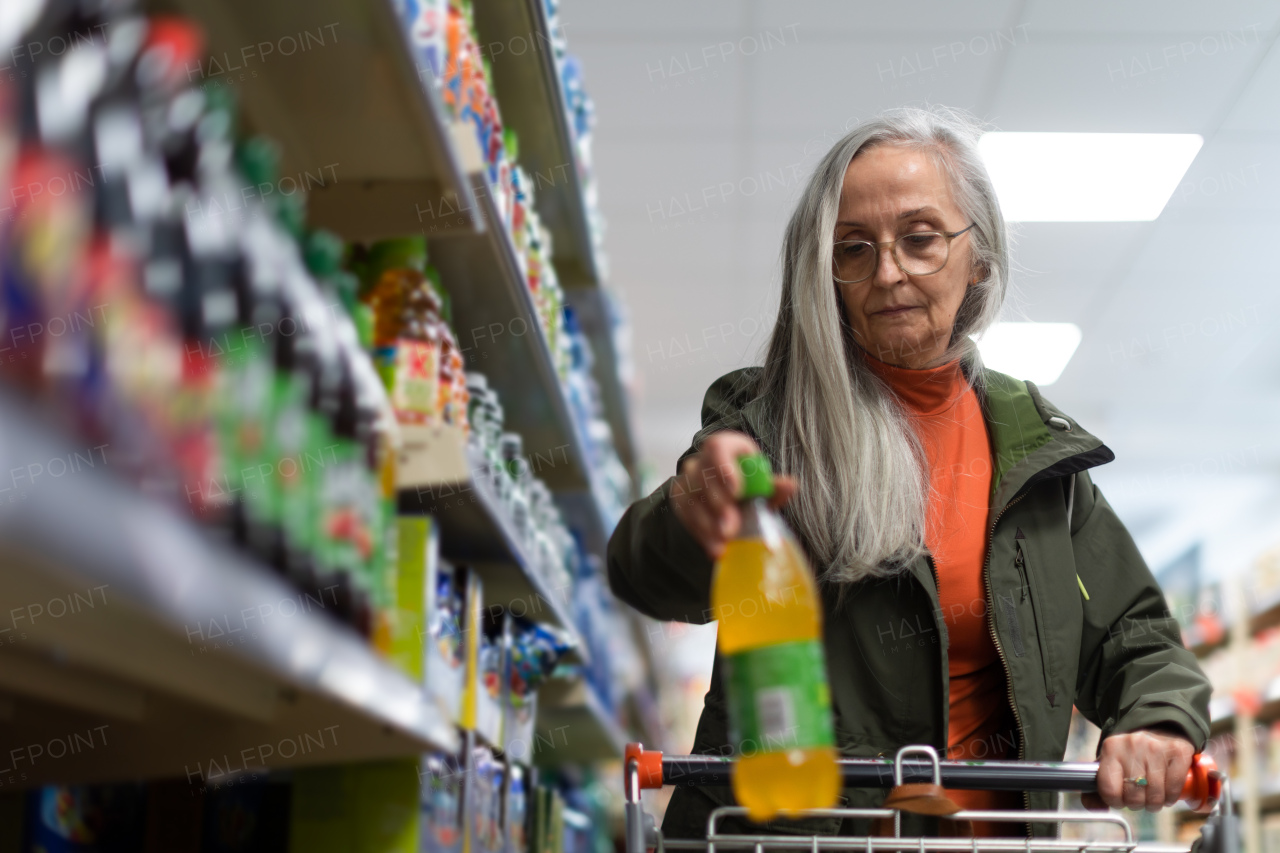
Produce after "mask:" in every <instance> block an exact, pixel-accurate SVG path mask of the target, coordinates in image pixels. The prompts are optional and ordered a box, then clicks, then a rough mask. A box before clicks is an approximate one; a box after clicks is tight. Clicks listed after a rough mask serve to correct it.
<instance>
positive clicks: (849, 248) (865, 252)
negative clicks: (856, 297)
mask: <svg viewBox="0 0 1280 853" xmlns="http://www.w3.org/2000/svg"><path fill="white" fill-rule="evenodd" d="M832 256H833V258H834V260H835V268H836V280H837V281H846V282H854V281H862V280H863V279H864V278H870V277H871V273H872V272H874V271H875V267H876V247H875V246H873V245H871V244H870V243H864V242H862V241H860V240H855V241H851V242H847V243H836V244H835V248H834V252H833V255H832Z"/></svg>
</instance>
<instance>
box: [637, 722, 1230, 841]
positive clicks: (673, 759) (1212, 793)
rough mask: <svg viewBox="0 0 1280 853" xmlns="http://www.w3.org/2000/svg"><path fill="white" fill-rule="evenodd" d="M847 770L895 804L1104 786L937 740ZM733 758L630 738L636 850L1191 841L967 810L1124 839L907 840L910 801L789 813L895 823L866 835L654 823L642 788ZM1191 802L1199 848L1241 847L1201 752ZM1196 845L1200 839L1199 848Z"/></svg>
mask: <svg viewBox="0 0 1280 853" xmlns="http://www.w3.org/2000/svg"><path fill="white" fill-rule="evenodd" d="M839 765H840V773H841V776H842V779H843V784H844V786H845V787H846V788H884V789H887V790H888V789H892V790H891V791H890V796H889V797H888V798H887V803H886V805H888V804H889V803H892V802H894V798H893V796H892V795H893V793H894V792H895V791H898V792H902V791H906V790H908V789H907V788H902V787H900V786H903V785H908V786H912V785H914V786H919V785H921V784H924V785H929V784H930V783H931V784H932V785H934V786H938V787H939V788H941V787H945V788H962V789H978V790H988V791H1062V792H1066V791H1075V792H1080V793H1087V792H1095V791H1096V790H1097V776H1098V765H1097V764H1091V763H1068V762H1031V761H943V760H941V759H940V758H939V757H938V753H937V751H936V750H935V749H934V748H933V747H931V746H904V747H903V748H902V749H900V750H898V752H897V755H895V756H894V758H893V759H887V758H844V759H840V761H839ZM732 770H733V762H732V760H730V759H727V758H720V757H716V756H703V755H678V756H664V755H663V754H662V753H661V752H657V751H654V750H645V749H644V747H643V746H642V745H640V744H638V743H633V744H629V745H628V746H627V750H626V757H625V759H624V761H623V792H624V797H623V799H624V807H623V808H624V812H625V816H626V853H645V851H646V850H656V851H658V853H665V851H666V850H668V849H670V850H699V851H701V850H705V851H706V853H716V851H717V850H751V851H752V853H765V851H774V850H807V851H811V853H819V851H834V850H842V851H843V850H849V851H865V853H889V851H903V852H904V853H905V852H906V851H914V852H915V853H935V851H936V852H937V853H946V851H953V852H954V853H959V851H969V853H987V852H988V851H990V853H996V851H1023V853H1035V851H1054V853H1134V851H1137V853H1175V851H1176V853H1185V851H1186V850H1187V847H1186V846H1183V845H1171V844H1154V843H1148V842H1143V843H1138V842H1136V841H1135V840H1134V838H1133V832H1132V829H1131V828H1130V825H1129V822H1128V821H1126V820H1125V819H1124V818H1123V817H1122V816H1120V815H1117V814H1111V813H1107V812H1084V811H1024V810H1009V811H960V812H956V813H954V814H950V815H948V817H949V818H950V819H951V820H955V821H987V822H1005V823H1028V822H1036V823H1055V824H1059V825H1062V824H1066V823H1075V824H1080V823H1085V824H1095V825H1097V824H1103V825H1110V826H1113V827H1115V828H1117V829H1118V830H1120V832H1119V833H1116V834H1117V835H1119V836H1121V837H1120V838H1118V839H1117V840H1114V841H1089V840H1083V839H1080V840H1074V839H1065V838H1031V837H1027V838H1025V839H1022V838H946V837H939V838H922V837H904V836H903V835H902V832H901V815H902V811H915V810H916V809H914V808H912V806H911V805H910V802H909V801H907V802H899V805H898V807H897V808H889V807H885V808H873V809H851V808H840V809H813V810H809V811H805V812H802V813H800V814H798V815H789V817H826V818H831V817H838V818H863V819H870V820H873V821H880V822H881V823H880V825H881V826H885V827H888V826H890V825H891V826H892V834H891V835H890V834H889V833H888V831H884V832H882V834H880V835H872V836H866V837H854V836H830V835H811V836H806V835H785V836H780V835H739V834H730V833H726V832H724V831H723V830H722V829H721V828H720V824H721V823H722V822H723V820H724V819H725V818H727V817H745V815H746V813H747V810H746V809H744V808H738V807H722V808H717V809H715V810H714V811H712V812H711V814H710V816H709V817H708V819H707V837H706V839H705V840H701V839H699V840H690V839H664V838H663V837H662V832H661V830H659V829H658V828H657V827H656V826H655V824H654V820H653V816H652V815H650V814H648V813H647V812H645V811H644V808H643V806H642V805H641V802H640V792H641V791H642V790H644V789H647V788H661V787H663V786H664V785H671V784H677V782H678V784H680V785H717V786H726V787H727V786H728V785H729V784H730V774H731V773H732ZM1181 799H1182V800H1183V802H1185V803H1186V804H1187V806H1188V807H1189V808H1190V809H1192V810H1193V811H1196V812H1199V813H1201V814H1206V815H1208V819H1207V820H1206V821H1205V824H1204V826H1203V827H1202V828H1201V835H1200V840H1199V844H1198V851H1197V853H1239V850H1240V844H1239V833H1238V829H1237V827H1236V824H1235V820H1234V818H1233V817H1232V815H1231V813H1230V808H1229V807H1228V806H1226V805H1224V804H1230V803H1231V802H1232V800H1231V792H1230V784H1229V782H1228V780H1227V777H1226V775H1225V774H1223V773H1222V772H1220V771H1219V770H1218V769H1217V767H1216V766H1215V765H1214V763H1213V759H1212V758H1210V757H1209V756H1205V755H1197V756H1196V757H1195V759H1194V761H1193V763H1192V766H1191V770H1190V771H1189V772H1188V774H1187V781H1186V784H1185V786H1184V788H1183V791H1182V797H1181ZM1193 846H1194V845H1193Z"/></svg>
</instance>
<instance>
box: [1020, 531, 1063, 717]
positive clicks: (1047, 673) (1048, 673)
mask: <svg viewBox="0 0 1280 853" xmlns="http://www.w3.org/2000/svg"><path fill="white" fill-rule="evenodd" d="M1022 544H1023V543H1022V542H1014V543H1013V545H1014V547H1015V548H1016V549H1017V552H1018V556H1017V558H1016V559H1015V560H1014V563H1015V564H1016V565H1017V567H1018V573H1019V574H1020V575H1021V576H1022V587H1023V592H1022V600H1023V601H1026V600H1027V594H1028V593H1029V592H1030V590H1031V570H1030V569H1029V568H1027V558H1026V556H1025V553H1024V552H1023V550H1022ZM1031 618H1032V619H1034V620H1035V628H1036V643H1037V645H1038V646H1039V647H1040V671H1041V674H1042V675H1043V676H1044V696H1045V698H1046V699H1048V700H1049V707H1050V708H1056V707H1057V703H1056V694H1054V695H1052V696H1051V695H1050V691H1051V690H1053V687H1052V686H1051V685H1052V684H1053V663H1052V661H1050V660H1049V646H1048V644H1047V638H1046V637H1045V630H1044V626H1045V625H1046V624H1047V622H1046V620H1045V619H1044V618H1043V617H1042V615H1041V613H1040V608H1039V606H1038V605H1037V604H1036V597H1035V596H1034V595H1033V596H1031Z"/></svg>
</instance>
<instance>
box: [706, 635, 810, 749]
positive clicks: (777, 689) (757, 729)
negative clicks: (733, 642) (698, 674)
mask: <svg viewBox="0 0 1280 853" xmlns="http://www.w3.org/2000/svg"><path fill="white" fill-rule="evenodd" d="M724 665H725V678H726V682H727V687H728V690H727V693H728V698H729V737H730V738H731V739H732V743H733V747H734V750H735V752H738V753H741V754H743V755H744V756H746V757H749V756H751V755H753V754H756V753H762V752H783V751H785V750H789V749H813V748H817V747H824V746H832V745H833V744H834V743H835V736H834V733H833V731H832V727H831V694H830V691H829V690H828V689H827V670H826V665H825V663H824V661H823V654H822V644H821V643H820V642H819V641H817V640H799V641H797V642H792V643H778V644H776V645H772V646H763V647H761V648H758V649H750V650H748V651H744V652H738V653H737V654H733V655H726V656H725V658H724Z"/></svg>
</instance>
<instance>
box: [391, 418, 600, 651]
mask: <svg viewBox="0 0 1280 853" xmlns="http://www.w3.org/2000/svg"><path fill="white" fill-rule="evenodd" d="M436 435H438V436H439V440H436V441H431V440H430V434H429V433H427V434H422V433H420V434H417V435H411V436H409V438H408V441H407V442H406V444H407V445H409V446H408V447H407V448H406V449H407V450H408V451H409V452H411V453H413V454H414V455H415V456H417V457H418V460H417V467H418V469H419V470H418V471H417V472H416V473H417V474H418V476H416V477H414V478H413V480H412V482H411V483H406V482H405V481H404V480H403V479H402V480H401V483H402V486H403V487H402V488H401V490H400V495H399V505H400V511H401V512H403V513H429V514H431V515H432V516H434V517H435V518H436V519H437V520H438V522H439V524H440V553H441V555H442V556H444V557H445V558H446V559H449V560H453V561H456V562H459V563H465V564H466V565H469V566H471V567H472V568H473V569H475V571H476V572H477V573H478V574H479V575H480V579H481V580H482V581H483V582H484V598H485V605H486V607H493V608H498V607H500V608H502V609H503V610H506V611H508V612H510V613H511V614H512V615H515V616H527V617H529V618H530V619H534V620H536V621H540V622H551V623H553V624H555V625H558V626H560V627H561V628H563V629H565V631H567V632H568V633H569V635H570V636H571V637H572V638H573V639H574V641H575V642H576V644H577V646H576V651H575V652H574V657H575V659H576V660H579V661H582V662H587V661H589V659H590V653H589V652H588V650H587V648H586V645H585V644H584V643H583V642H582V639H581V637H580V636H579V635H578V630H577V628H576V626H575V625H574V622H573V619H572V618H571V615H570V607H571V602H570V598H569V591H568V590H565V589H553V588H552V587H551V585H550V584H549V583H548V582H547V581H546V580H545V579H544V578H543V577H542V576H541V575H540V574H539V573H538V572H537V571H535V569H534V561H533V558H532V556H531V555H530V554H529V553H528V552H527V551H526V550H525V546H524V544H523V543H522V541H521V537H520V536H519V535H518V534H517V533H516V529H515V526H514V524H513V523H512V521H511V518H510V516H509V515H508V514H507V512H506V509H505V508H504V507H503V505H502V502H501V500H500V499H499V497H498V494H497V492H496V491H495V490H494V487H493V485H492V483H490V482H489V480H488V479H487V477H485V476H481V472H483V470H484V465H485V463H484V460H483V459H481V458H480V457H479V455H478V454H477V453H476V451H475V450H474V448H472V447H470V446H468V445H465V444H462V443H461V441H460V440H459V439H458V438H457V436H456V433H455V432H454V431H452V430H439V431H436ZM410 442H412V443H414V444H417V445H418V446H417V447H413V446H412V445H410V444H409V443H410ZM424 457H426V459H425V460H424ZM458 457H461V459H459V458H458ZM402 458H403V457H402ZM401 470H402V471H404V470H405V466H403V465H402V466H401ZM463 471H465V474H463V475H462V476H457V475H458V474H459V473H461V472H463ZM437 473H438V474H439V476H433V474H437Z"/></svg>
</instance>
